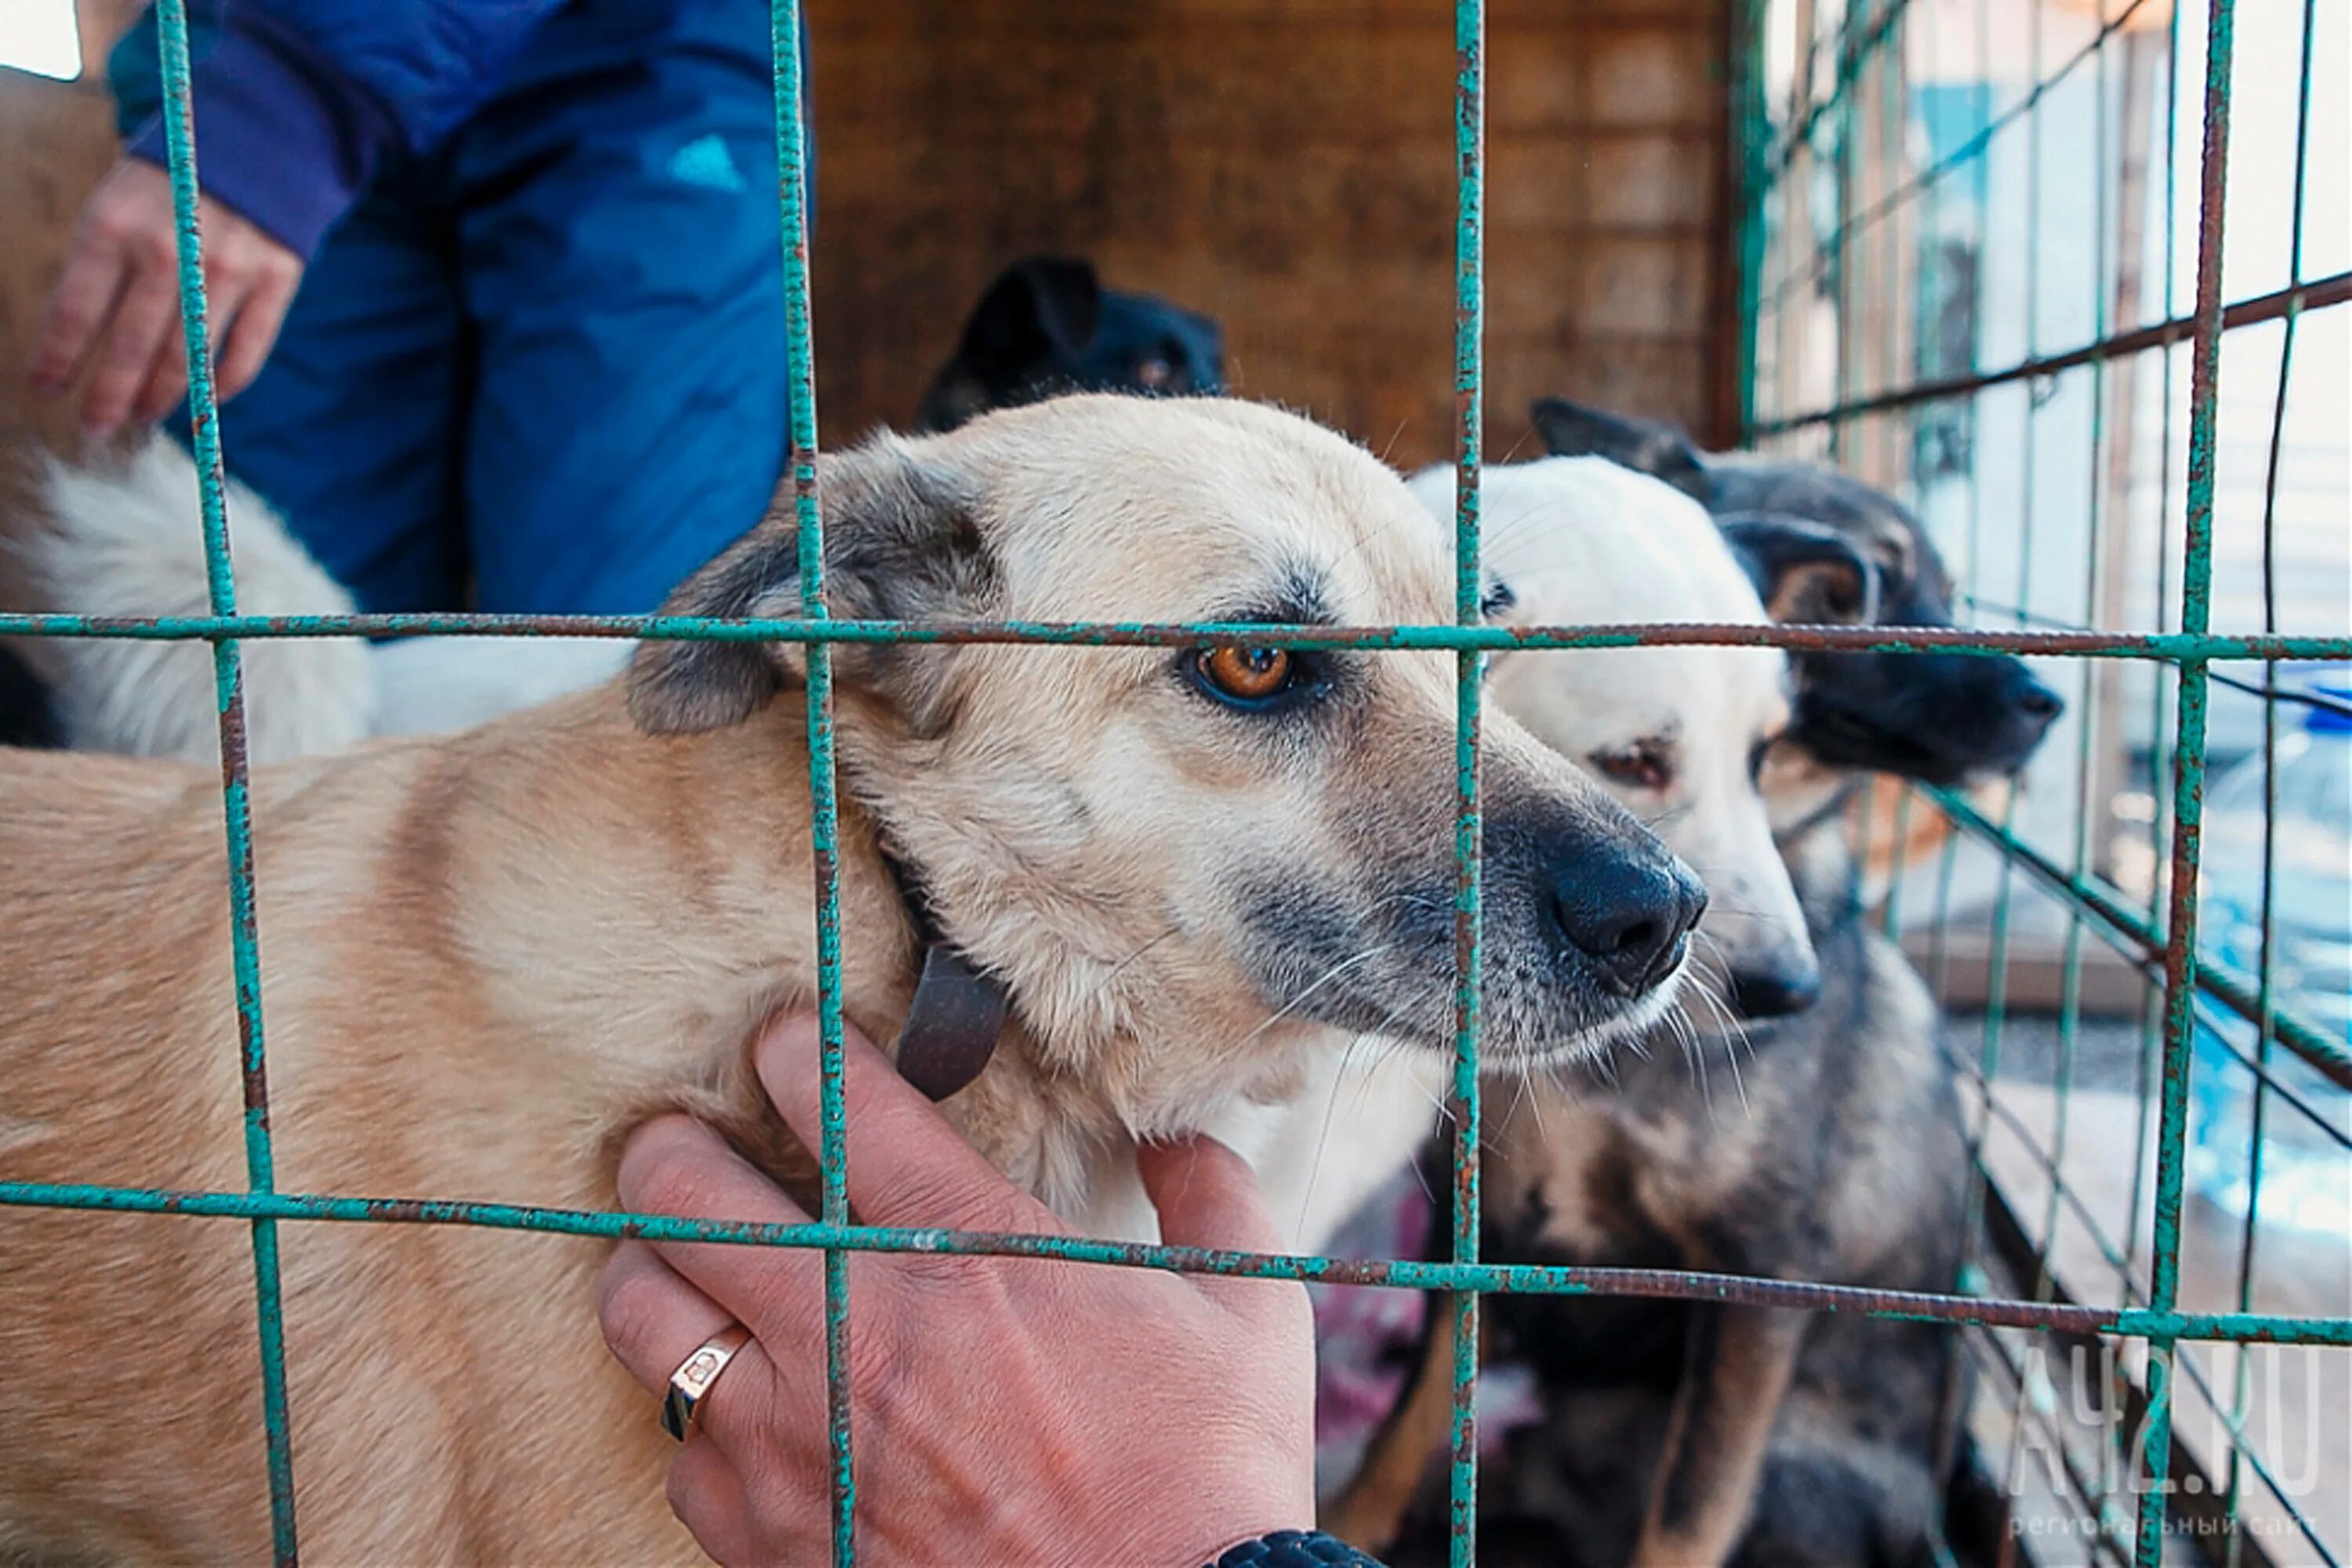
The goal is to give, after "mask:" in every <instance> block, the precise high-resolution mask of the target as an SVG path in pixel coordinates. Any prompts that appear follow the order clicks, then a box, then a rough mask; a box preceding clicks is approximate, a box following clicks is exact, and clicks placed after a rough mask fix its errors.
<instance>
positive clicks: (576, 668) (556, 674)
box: [369, 637, 636, 735]
mask: <svg viewBox="0 0 2352 1568" xmlns="http://www.w3.org/2000/svg"><path fill="white" fill-rule="evenodd" d="M634 647H636V644H635V642H633V641H631V640H630V639H628V638H626V637H404V638H401V639H399V640H397V641H394V642H384V643H378V644H376V645H375V647H373V648H372V649H370V650H369V651H370V652H371V653H372V654H373V665H374V674H375V708H374V711H373V714H372V716H371V719H370V724H369V728H370V731H371V732H373V733H374V734H378V735H429V734H438V733H442V732H445V731H455V730H470V729H472V728H473V727H474V726H475V725H477V724H487V723H488V722H489V721H491V720H493V719H497V718H501V717H503V716H504V715H506V714H509V713H512V712H515V711H516V710H519V709H523V708H531V707H536V706H537V705H538V704H540V703H541V702H547V701H551V700H554V699H556V698H558V697H563V696H567V695H569V694H570V693H572V692H574V691H583V690H585V689H588V688H589V687H591V686H593V685H595V684H596V683H597V682H598V681H600V680H609V679H612V678H613V677H614V676H616V675H618V674H620V673H621V668H622V667H623V666H624V665H625V664H627V663H628V662H629V652H630V650H631V649H632V648H634Z"/></svg>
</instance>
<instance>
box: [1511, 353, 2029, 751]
mask: <svg viewBox="0 0 2352 1568" xmlns="http://www.w3.org/2000/svg"><path fill="white" fill-rule="evenodd" d="M1533 412H1534V417H1535V426H1536V432H1537V434H1538V436H1540V437H1542V439H1543V443H1544V447H1545V449H1546V450H1548V451H1549V452H1550V453H1551V455H1552V456H1554V457H1557V458H1575V457H1596V458H1609V459H1611V460H1612V462H1616V463H1620V464H1622V465H1623V466H1624V467H1626V468H1633V469H1634V470H1636V471H1637V472H1640V473H1645V474H1650V475H1653V476H1654V477H1655V478H1658V479H1664V480H1665V481H1666V482H1667V483H1668V484H1670V485H1673V486H1674V487H1675V489H1679V490H1681V491H1683V492H1684V493H1685V494H1686V495H1689V496H1691V497H1693V498H1695V499H1696V500H1697V501H1698V502H1699V503H1700V504H1701V505H1703V506H1705V507H1706V509H1707V510H1708V511H1709V512H1711V513H1713V514H1714V516H1715V519H1716V521H1717V522H1718V523H1721V524H1724V525H1725V531H1726V532H1727V534H1729V535H1730V536H1731V537H1732V539H1733V541H1734V542H1735V544H1736V543H1737V542H1738V526H1737V525H1738V523H1739V522H1740V521H1742V520H1743V519H1749V518H1770V519H1779V520H1783V521H1788V520H1795V521H1802V522H1805V523H1809V524H1812V525H1815V526H1818V527H1822V528H1826V529H1829V530H1831V531H1833V532H1836V533H1838V534H1840V535H1842V536H1843V537H1844V538H1845V539H1846V540H1847V541H1848V542H1850V543H1852V544H1853V546H1854V547H1855V548H1857V549H1859V550H1860V551H1862V552H1863V553H1864V554H1865V555H1866V556H1868V557H1869V558H1870V559H1871V560H1872V561H1873V562H1874V563H1875V564H1876V565H1877V566H1878V568H1879V584H1880V595H1881V603H1880V604H1879V605H1878V608H1877V612H1876V614H1875V616H1874V617H1873V619H1874V620H1875V621H1876V622H1877V624H1879V625H1881V626H1950V625H1951V624H1952V583H1951V577H1950V575H1949V574H1948V573H1947V572H1946V571H1945V569H1944V563H1943V560H1942V558H1941V557H1940V556H1938V555H1937V553H1936V550H1935V547H1934V546H1933V545H1932V544H1931V543H1930V542H1928V539H1927V530H1926V529H1925V528H1924V527H1922V526H1921V525H1920V522H1919V520H1918V519H1917V518H1916V517H1914V516H1913V515H1912V514H1911V512H1910V510H1908V509H1907V508H1906V507H1904V506H1903V505H1902V504H1900V503H1899V502H1897V501H1896V500H1895V499H1894V498H1893V497H1892V496H1889V495H1886V494H1885V493H1884V492H1883V491H1880V490H1875V489H1872V488H1871V487H1870V486H1868V485H1865V484H1863V483H1862V482H1860V481H1859V480H1856V479H1848V478H1846V477H1845V476H1844V475H1843V474H1841V473H1839V472H1837V471H1836V470H1835V469H1832V468H1823V467H1822V466H1821V465H1819V464H1816V463H1799V462H1789V461H1785V460H1782V459H1779V458H1759V457H1751V456H1748V455H1747V454H1744V453H1721V452H1714V453H1710V452H1701V451H1700V450H1699V449H1698V448H1697V447H1695V446H1693V445H1692V444H1691V440H1690V437H1688V436H1685V434H1684V433H1683V432H1682V430H1681V429H1680V428H1679V427H1677V426H1673V425H1667V424H1663V423H1660V422H1657V421H1654V420H1647V419H1634V418H1628V417H1626V416H1622V415H1616V414H1608V413H1603V412H1602V411H1601V410H1600V409H1596V408H1587V407H1584V406H1582V405H1579V404H1574V403H1570V402H1568V401H1566V400H1565V399H1562V398H1556V397H1548V398H1545V399H1543V400H1542V401H1541V402H1539V403H1538V404H1537V405H1535V408H1534V411H1533ZM1790 658H1791V661H1792V663H1793V664H1794V665H1795V668H1796V678H1797V690H1798V697H1797V708H1796V713H1795V716H1794V719H1793V721H1792V723H1791V727H1790V732H1789V733H1790V740H1791V741H1792V742H1795V743H1796V744H1797V745H1799V746H1800V747H1801V748H1802V749H1803V750H1804V751H1805V752H1808V753H1809V754H1811V756H1813V757H1814V758H1816V759H1818V760H1819V761H1820V762H1822V763H1824V764H1826V765H1828V766H1831V767H1836V768H1859V769H1874V770H1876V771H1878V772H1882V773H1896V774H1900V775H1901V776H1903V777H1905V778H1913V779H1917V780H1919V781H1921V782H1922V783H1925V784H1958V783H1959V782H1960V781H1961V780H1962V779H1963V778H1965V777H1967V776H1968V775H1969V774H1971V773H2009V772H2011V771H2013V770H2015V769H2016V768H2017V767H2018V766H2019V765H2020V764H2021V763H2023V762H2024V761H2025V759H2026V758H2027V757H2028V756H2030V755H2032V752H2033V749H2034V748H2035V747H2036V746H2038V745H2040V744H2041V743H2042V735H2043V734H2044V733H2046V732H2047V731H2048V730H2049V728H2050V725H2051V723H2052V721H2054V720H2055V719H2056V718H2057V717H2058V714H2059V712H2060V710H2062V709H2063V707H2064V704H2063V702H2062V701H2061V700H2059V697H2058V694H2057V693H2056V692H2054V691H2053V690H2051V689H2049V688H2048V687H2047V686H2044V685H2043V684H2042V682H2041V681H2039V680H2037V679H2034V676H2033V672H2032V671H2031V670H2029V669H2028V668H2026V667H2025V665H2024V663H2023V661H2021V660H2020V659H2015V658H2008V657H2006V656H2002V657H1997V658H1996V657H1987V656H1979V655H1975V654H1961V653H1917V654H1906V653H1838V654H1820V653H1799V654H1792V655H1791V656H1790Z"/></svg>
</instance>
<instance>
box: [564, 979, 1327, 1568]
mask: <svg viewBox="0 0 2352 1568" xmlns="http://www.w3.org/2000/svg"><path fill="white" fill-rule="evenodd" d="M757 1060H758V1065H759V1069H760V1076H761V1079H762V1080H763V1081H764V1083H765V1084H766V1086H767V1089H768V1093H769V1096H770V1097H771V1098H772V1100H774V1101H775V1104H776V1107H777V1109H778V1110H780V1111H782V1113H783V1117H784V1120H785V1121H786V1122H787V1123H789V1124H790V1125H791V1127H792V1128H793V1131H794V1132H795V1133H796V1134H797V1135H798V1136H799V1137H800V1138H801V1139H802V1140H803V1142H805V1143H806V1144H807V1145H808V1146H809V1147H811V1148H814V1147H815V1145H816V1142H817V1136H818V1100H817V1096H818V1070H817V1061H818V1053H817V1034H816V1027H815V1025H814V1021H813V1020H810V1019H807V1018H796V1019H791V1020H786V1021H782V1022H780V1023H776V1024H772V1025H771V1026H769V1027H768V1029H767V1030H766V1032H765V1033H764V1035H763V1036H762V1037H761V1041H760V1043H759V1046H758V1051H757ZM846 1091H847V1107H848V1123H849V1131H850V1139H849V1144H850V1151H851V1152H850V1159H849V1162H848V1184H849V1199H850V1202H851V1203H852V1204H853V1205H856V1210H857V1215H858V1217H859V1219H860V1220H861V1221H862V1222H864V1223H866V1224H869V1225H884V1226H925V1227H929V1226H953V1227H955V1228H958V1229H963V1230H978V1231H1027V1232H1035V1233H1046V1234H1055V1235H1066V1234H1068V1231H1067V1227H1066V1226H1063V1225H1062V1224H1061V1222H1060V1221H1059V1220H1057V1219H1056V1218H1055V1216H1054V1215H1052V1213H1051V1212H1049V1211H1048V1210H1047V1209H1046V1208H1045V1206H1044V1205H1042V1204H1039V1203H1038V1202H1037V1201H1036V1200H1035V1199H1034V1198H1032V1197H1031V1196H1030V1195H1029V1194H1027V1193H1025V1192H1024V1191H1023V1190H1021V1189H1020V1188H1018V1187H1016V1186H1014V1185H1013V1184H1012V1183H1010V1182H1008V1181H1007V1180H1006V1179H1005V1178H1004V1177H1003V1175H1001V1174H1000V1173H998V1172H997V1171H996V1169H995V1168H994V1167H993V1166H992V1165H990V1164H989V1163H987V1162H986V1161H984V1160H983V1159H982V1158H981V1156H980V1155H979V1154H978V1153H977V1152H975V1151H974V1150H973V1149H972V1148H971V1146H970V1145H969V1144H967V1143H966V1142H964V1141H963V1139H962V1138H961V1136H960V1135H959V1134H958V1133H957V1132H956V1131H955V1130H954V1128H953V1127H952V1126H950V1124H949V1122H948V1121H946V1119H945V1118H943V1117H942V1116H941V1115H940V1113H939V1111H938V1110H935V1109H934V1108H933V1107H932V1106H931V1105H930V1104H929V1101H927V1100H924V1099H923V1097H922V1096H921V1095H920V1094H919V1092H918V1091H917V1090H916V1089H914V1088H912V1087H911V1086H910V1085H908V1083H907V1082H906V1081H905V1080H904V1079H900V1078H899V1077H898V1073H897V1072H896V1071H895V1070H894V1069H893V1068H891V1067H890V1065H889V1063H888V1062H887V1060H885V1059H884V1058H883V1057H882V1056H881V1055H880V1053H878V1052H877V1051H876V1050H875V1049H874V1047H872V1046H871V1045H869V1044H867V1043H866V1041H865V1040H864V1039H863V1038H861V1037H857V1036H856V1035H855V1034H853V1035H852V1036H851V1037H850V1039H849V1041H848V1055H847V1079H846ZM1137 1163H1138V1166H1139V1172H1140V1174H1141V1176H1142V1179H1143V1184H1144V1186H1145V1188H1146V1190H1147V1191H1148V1192H1149V1193H1150V1196H1151V1200H1152V1202H1153V1204H1154V1205H1157V1207H1158V1209H1159V1213H1160V1230H1161V1234H1162V1236H1163V1237H1164V1238H1165V1239H1166V1240H1167V1241H1168V1242H1169V1243H1170V1244H1171V1245H1180V1246H1192V1247H1234V1248H1242V1249H1245V1250H1256V1251H1268V1250H1275V1249H1276V1247H1277V1246H1278V1241H1279V1238H1278V1236H1277V1234H1276V1229H1275V1226H1274V1223H1273V1221H1272V1219H1271V1218H1270V1217H1269V1215H1267V1212H1266V1209H1265V1204H1264V1201H1263V1199H1262V1198H1261V1197H1260V1196H1259V1194H1258V1192H1257V1187H1256V1184H1255V1179H1254V1177H1253V1176H1252V1173H1251V1172H1250V1169H1249V1167H1248V1165H1247V1164H1245V1163H1244V1162H1243V1161H1242V1159H1241V1157H1240V1156H1239V1155H1237V1154H1235V1153H1234V1152H1232V1151H1231V1150H1229V1149H1227V1148H1225V1147H1224V1146H1223V1144H1220V1143H1217V1142H1214V1141H1213V1140H1210V1139H1206V1138H1201V1139H1195V1140H1192V1141H1191V1142H1183V1143H1178V1144H1170V1145H1162V1146H1156V1147H1148V1148H1145V1149H1144V1150H1142V1151H1141V1152H1139V1157H1138V1162H1137ZM620 1196H621V1201H622V1202H623V1203H624V1204H625V1205H627V1207H629V1208H630V1209H631V1210H634V1211H636V1212H639V1213H652V1214H667V1215H690V1216H696V1217H717V1218H727V1219H735V1220H750V1221H756V1222H767V1223H778V1224H792V1223H799V1222H804V1221H805V1220H806V1219H807V1217H808V1216H807V1215H805V1214H803V1212H802V1211H801V1210H800V1208H799V1207H798V1206H796V1205H794V1204H793V1202H792V1200H791V1199H790V1198H788V1197H787V1196H785V1194H783V1193H782V1191H780V1190H779V1189H778V1188H777V1187H776V1186H775V1185H774V1184H772V1183H770V1182H769V1181H768V1179H767V1178H766V1177H765V1176H763V1175H761V1173H759V1172H758V1171H756V1170H754V1169H753V1168H752V1167H751V1166H750V1165H749V1164H747V1163H744V1161H742V1160H741V1159H740V1158H739V1157H738V1156H737V1155H736V1154H735V1153H734V1152H733V1151H732V1150H730V1148H729V1147H728V1146H727V1144H726V1143H725V1142H722V1141H721V1140H720V1138H719V1135H718V1134H717V1133H715V1132H713V1131H709V1129H707V1128H705V1127H703V1126H701V1125H700V1124H699V1123H697V1122H694V1121H688V1120H686V1119H685V1118H683V1117H665V1118H662V1119H660V1120H657V1121H653V1122H651V1123H648V1124H647V1125H646V1127H645V1128H643V1129H641V1130H640V1131H638V1132H637V1134H636V1135H635V1137H634V1138H633V1139H632V1140H631V1141H630V1142H629V1145H628V1147H627V1149H626V1151H625V1152H624V1154H623V1156H622V1161H621V1168H620ZM849 1279H850V1299H851V1309H850V1314H849V1322H850V1349H849V1381H850V1389H851V1401H852V1406H851V1408H852V1426H851V1430H852V1436H853V1445H854V1448H855V1452H856V1465H857V1496H858V1510H857V1522H858V1541H859V1545H860V1548H861V1555H864V1556H865V1557H866V1560H867V1561H872V1562H886V1561H887V1562H905V1563H943V1562H961V1563H1053V1562H1065V1563H1094V1564H1098V1563H1171V1564H1188V1563H1204V1562H1206V1561H1208V1560H1209V1559H1211V1558H1212V1557H1213V1556H1215V1555H1216V1554H1218V1553H1219V1552H1222V1551H1223V1550H1224V1549H1225V1548H1226V1547H1228V1546H1231V1545H1233V1544H1234V1543H1235V1542H1241V1541H1244V1540H1248V1539H1250V1538H1253V1537H1255V1536H1259V1535H1262V1534H1265V1533H1266V1532H1269V1531H1276V1530H1284V1529H1291V1528H1308V1527H1311V1525H1312V1523H1313V1520H1314V1511H1315V1498H1314V1433H1313V1425H1314V1423H1313V1416H1314V1400H1315V1373H1314V1331H1313V1323H1312V1321H1311V1319H1310V1316H1309V1313H1308V1310H1307V1296H1306V1292H1305V1290H1304V1289H1302V1288H1301V1287H1300V1286H1298V1285H1297V1284H1295V1283H1291V1282H1288V1281H1276V1280H1262V1279H1221V1278H1216V1277H1213V1276H1207V1275H1180V1274H1173V1273H1166V1272H1161V1271H1160V1270H1156V1269H1141V1268H1114V1267H1105V1266H1102V1265H1089V1264H1078V1263H1059V1262H1044V1261H1038V1260H1034V1259H1025V1258H983V1257H946V1256H938V1255H911V1254H874V1253H856V1254H852V1255H851V1258H850V1264H849ZM598 1316H599V1319H600V1321H602V1323H603V1326H604V1336H605V1339H606V1341H607V1342H608V1343H610V1344H611V1345H612V1347H613V1351H614V1354H615V1355H617V1356H618V1357H619V1358H620V1360H621V1362H622V1363H623V1364H624V1365H625V1366H626V1367H627V1368H628V1369H629V1371H630V1373H632V1374H633V1375H635V1378H636V1379H637V1381H638V1382H639V1383H640V1384H643V1385H644V1387H645V1389H646V1393H647V1394H649V1395H652V1396H653V1399H654V1400H658V1399H659V1398H660V1396H661V1395H662V1394H663V1393H664V1392H665V1391H666V1389H667V1385H668V1380H669V1377H670V1374H671V1373H673V1372H674V1371H676V1370H677V1367H678V1365H679V1363H681V1362H683V1361H684V1360H685V1359H686V1358H687V1357H688V1355H690V1354H691V1353H693V1352H694V1351H695V1349H696V1347H697V1346H698V1345H700V1344H702V1343H703V1342H705V1341H706V1340H708V1339H709V1338H710V1337H711V1336H712V1335H713V1334H715V1333H718V1332H719V1331H721V1330H723V1329H726V1328H727V1327H728V1326H729V1325H730V1323H731V1322H740V1323H741V1324H742V1325H743V1326H744V1327H745V1328H746V1329H748V1330H750V1331H751V1335H752V1336H753V1338H752V1341H751V1343H750V1344H747V1345H745V1346H744V1347H743V1348H742V1349H741V1350H740V1352H737V1353H736V1355H735V1357H734V1359H733V1360H732V1361H731V1362H730V1363H728V1364H727V1367H726V1370H725V1371H724V1373H722V1374H720V1376H719V1381H718V1382H717V1383H715V1384H712V1385H711V1387H710V1389H709V1394H708V1395H707V1396H706V1397H705V1399H704V1400H703V1404H702V1408H701V1414H700V1416H699V1419H698V1425H697V1426H696V1428H695V1430H694V1431H693V1432H692V1434H691V1435H690V1436H688V1440H687V1442H686V1443H685V1445H684V1446H683V1447H680V1448H679V1449H678V1451H677V1458H676V1459H675V1460H674V1461H673V1463H672V1465H671V1468H670V1480H669V1497H670V1503H671V1506H672V1507H673V1508H674V1509H675V1510H677V1515H678V1517H679V1518H680V1519H681V1520H683V1521H685V1522H686V1524H687V1527H688V1529H690V1530H691V1531H693V1532H694V1534H695V1537H696V1539H697V1540H698V1541H699V1542H701V1543H702V1545H703V1547H704V1549H705V1550H707V1551H709V1552H710V1553H711V1555H713V1556H714V1557H716V1558H718V1559H719V1561H720V1562H721V1563H729V1564H735V1563H777V1562H803V1561H812V1562H813V1561H817V1560H820V1559H822V1558H823V1557H824V1555H825V1554H826V1552H827V1549H828V1543H829V1542H830V1539H831V1535H830V1511H829V1510H830V1502H829V1497H830V1492H829V1487H828V1482H829V1479H830V1477H831V1473H832V1467H831V1459H830V1455H829V1450H828V1448H827V1438H826V1432H827V1426H826V1405H825V1379H824V1364H825V1363H824V1271H823V1264H822V1257H821V1255H820V1254H817V1253H814V1252H806V1251H797V1250H782V1249H776V1248H769V1247H737V1246H720V1245H708V1244H706V1245H700V1246H696V1245H677V1244H671V1243H667V1242H665V1243H659V1244H647V1243H645V1242H638V1241H626V1242H623V1243H622V1244H621V1245H620V1247H618V1248H616V1249H615V1251H614V1255H613V1258H612V1261H611V1262H610V1263H609V1264H608V1265H607V1266H606V1268H605V1270H604V1279H603V1286H602V1289H601V1291H600V1298H599V1303H598ZM652 1404H653V1401H652V1400H649V1401H648V1409H647V1412H646V1419H647V1420H652V1419H653V1416H654V1413H653V1409H652V1407H651V1406H652Z"/></svg>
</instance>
